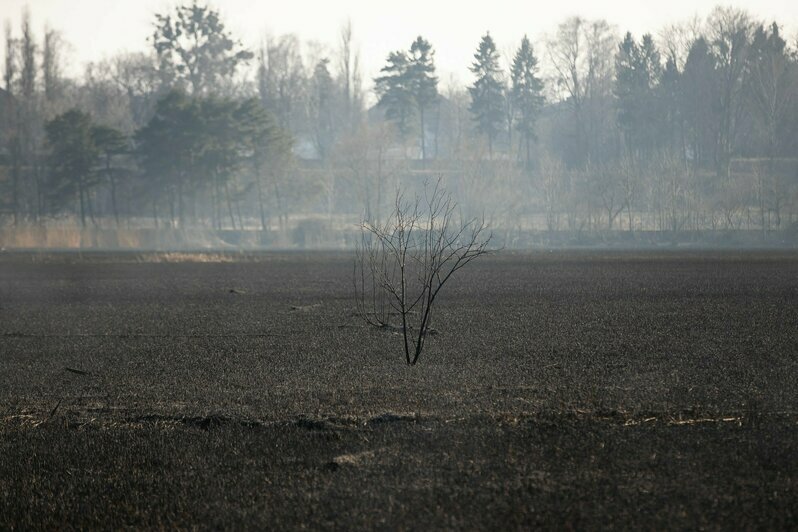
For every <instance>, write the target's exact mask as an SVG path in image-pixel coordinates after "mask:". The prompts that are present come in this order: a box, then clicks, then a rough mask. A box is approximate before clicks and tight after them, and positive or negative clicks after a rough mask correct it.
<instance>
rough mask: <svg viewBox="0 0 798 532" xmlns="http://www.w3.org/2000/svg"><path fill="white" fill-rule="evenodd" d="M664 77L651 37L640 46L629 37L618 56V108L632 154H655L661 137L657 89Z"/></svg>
mask: <svg viewBox="0 0 798 532" xmlns="http://www.w3.org/2000/svg"><path fill="white" fill-rule="evenodd" d="M661 77H662V66H661V64H660V55H659V52H658V51H657V48H656V46H655V45H654V41H653V39H652V38H651V35H648V34H647V35H644V36H643V39H642V41H641V44H640V45H638V44H637V43H636V42H635V41H634V38H633V37H632V34H631V33H628V32H627V33H626V36H625V37H624V39H623V41H621V43H620V44H619V45H618V52H617V53H616V55H615V85H614V90H613V92H614V95H615V105H616V108H617V110H618V125H619V126H620V128H621V131H622V132H623V136H624V141H625V143H626V147H627V149H628V150H629V151H630V152H632V153H639V152H641V151H645V150H651V149H653V148H654V147H655V146H656V139H657V138H658V137H660V136H661V135H660V133H659V131H660V128H659V126H660V122H661V117H660V116H659V109H658V107H659V106H658V105H657V104H658V101H657V94H656V88H657V86H658V84H659V80H660V78H661Z"/></svg>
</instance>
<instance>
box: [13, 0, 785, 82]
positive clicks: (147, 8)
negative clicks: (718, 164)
mask: <svg viewBox="0 0 798 532" xmlns="http://www.w3.org/2000/svg"><path fill="white" fill-rule="evenodd" d="M189 2H190V0H186V1H185V2H182V3H189ZM179 3H181V2H178V1H176V0H0V20H2V21H5V20H6V19H10V20H11V22H12V24H13V29H14V31H15V33H16V34H17V35H18V34H19V19H20V15H21V12H22V9H23V7H24V6H26V5H27V6H28V7H29V8H30V11H31V17H32V21H33V25H34V28H35V30H36V33H37V35H38V37H39V38H40V37H41V35H42V32H43V28H44V25H45V24H47V25H49V26H50V27H52V28H54V29H57V30H59V31H61V32H62V34H63V35H64V37H65V39H66V40H67V42H68V43H69V44H70V45H71V52H70V54H69V56H68V60H69V64H70V68H69V69H68V71H69V72H70V73H73V74H74V73H77V72H80V71H81V70H82V66H83V64H84V63H86V62H88V61H98V60H101V59H103V58H106V57H110V56H112V55H114V54H115V53H117V52H120V51H144V50H147V49H148V46H149V45H148V43H147V41H146V39H147V37H148V36H149V35H150V33H151V32H152V22H153V19H154V17H153V15H154V13H156V12H163V11H165V10H168V9H169V8H170V7H174V6H175V5H178V4H179ZM210 3H211V4H212V5H214V6H216V7H218V8H219V9H220V10H221V12H222V15H223V18H224V21H225V23H226V25H227V27H228V28H229V29H230V30H231V31H232V32H233V33H234V35H235V36H236V37H238V38H239V39H240V40H241V41H243V42H244V44H245V45H247V46H249V47H252V48H255V47H257V46H258V44H259V43H260V42H261V40H262V39H263V37H264V36H265V35H267V34H273V35H279V34H283V33H295V34H297V35H298V36H299V37H300V38H302V40H303V41H304V40H315V41H318V42H321V43H323V44H327V45H330V46H333V45H335V43H336V42H337V39H338V32H339V29H340V26H341V25H342V24H343V23H344V22H345V21H346V20H347V18H349V19H351V21H352V25H353V29H354V34H355V39H356V41H357V44H358V45H359V46H360V52H361V59H362V64H363V67H364V71H365V72H364V73H365V76H364V79H365V80H366V85H367V86H369V85H370V79H371V78H372V77H373V76H375V75H376V74H377V72H378V71H379V69H380V67H381V66H382V64H383V62H384V59H385V57H386V56H387V54H388V52H389V51H391V50H396V49H405V48H408V47H409V45H410V43H411V42H412V40H413V39H414V38H415V37H416V36H417V35H423V36H424V37H425V38H426V39H427V40H429V41H430V42H431V43H432V45H433V47H434V48H435V50H436V64H437V67H438V73H439V76H440V78H441V80H442V81H443V82H444V84H445V83H446V81H447V80H448V79H449V78H450V75H452V74H454V76H455V79H456V80H457V81H458V82H460V83H467V82H468V81H469V73H468V71H467V68H468V65H469V64H470V63H471V59H472V54H473V53H474V50H475V49H476V46H477V44H478V42H479V39H480V37H481V36H482V35H483V34H484V33H485V31H486V30H490V32H491V35H492V36H493V37H494V39H495V40H496V42H497V44H498V46H499V49H500V51H503V52H504V51H509V50H511V49H513V48H514V47H516V46H517V44H518V42H519V41H520V39H521V37H522V36H523V35H524V33H526V34H528V35H529V36H530V38H531V39H532V41H533V42H538V41H541V40H542V39H543V37H544V36H545V34H546V33H551V32H553V31H554V29H555V28H556V26H557V24H558V23H560V22H561V21H562V20H564V19H565V18H566V17H568V16H570V15H576V14H578V15H581V16H583V17H586V18H599V17H601V18H605V19H607V20H608V21H609V22H610V23H611V24H614V25H615V26H616V27H617V29H618V30H619V32H625V31H627V30H629V31H632V32H633V33H635V34H636V35H638V36H639V35H640V34H642V33H645V32H652V33H656V32H657V31H658V30H659V29H661V28H662V27H663V26H665V25H666V24H669V23H673V22H678V21H682V20H685V19H689V18H691V17H693V16H694V15H700V16H705V15H706V14H707V13H709V11H710V10H711V9H712V7H714V6H715V5H716V4H717V3H718V2H717V1H716V0H664V1H661V2H650V1H646V0H615V1H608V0H603V1H599V0H595V1H590V0H543V1H533V0H488V1H487V2H484V3H483V2H479V1H477V0H475V1H473V2H468V0H460V1H452V0H446V1H440V0H396V1H394V2H390V3H388V2H385V1H383V0H215V1H213V0H211V2H210ZM723 5H732V6H735V7H741V8H744V9H747V10H748V11H749V12H750V13H751V14H752V15H754V16H755V17H758V18H761V19H764V20H765V21H772V20H774V19H775V20H778V21H779V22H780V23H781V24H782V25H783V26H785V27H786V30H787V35H788V36H789V37H790V38H794V37H795V30H796V29H797V28H798V1H796V0H732V1H727V2H723ZM472 6H473V7H472ZM3 47H4V46H3V44H2V43H0V49H3Z"/></svg>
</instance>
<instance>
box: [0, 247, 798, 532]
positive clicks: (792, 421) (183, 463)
mask: <svg viewBox="0 0 798 532" xmlns="http://www.w3.org/2000/svg"><path fill="white" fill-rule="evenodd" d="M186 259H189V260H186ZM190 259H204V260H206V262H196V261H192V260H190ZM230 259H231V257H230V256H227V255H216V256H202V257H199V256H197V257H192V256H141V255H134V254H116V255H110V254H94V255H77V254H65V255H47V256H39V255H35V254H22V253H17V254H4V255H0V529H12V530H13V529H29V528H45V529H55V528H106V529H108V528H121V527H137V528H140V527H147V528H151V527H170V528H172V527H181V528H220V527H223V528H243V527H246V528H256V527H257V528H264V527H268V528H273V529H285V528H289V529H291V528H303V527H308V528H334V529H363V528H389V529H395V528H402V529H405V528H406V529H441V528H468V529H488V528H492V529H508V528H509V529H525V528H529V527H543V528H556V529H562V528H621V529H629V528H632V529H641V528H643V529H651V528H659V529H661V528H668V529H684V528H712V529H714V528H724V529H789V528H793V529H794V528H796V527H797V526H798V254H796V253H791V252H761V251H760V252H746V253H742V252H741V253H731V252H725V253H724V252H706V253H703V252H678V253H677V252H634V253H633V252H613V253H610V252H600V253H598V252H555V253H547V252H535V253H509V252H505V253H499V254H497V255H493V256H491V257H488V258H486V259H484V260H482V261H481V262H479V261H477V262H475V263H473V264H472V265H471V266H470V267H469V268H467V269H464V270H462V271H461V272H460V273H461V274H462V275H461V276H460V277H459V278H456V279H454V280H453V281H452V282H451V284H450V285H448V286H447V288H448V291H447V292H446V293H445V294H444V295H443V296H442V299H441V300H440V302H439V303H438V304H439V307H438V311H437V314H436V315H435V317H434V324H433V325H434V327H435V328H436V329H437V330H438V331H439V333H438V334H437V335H436V336H434V337H431V339H430V340H429V342H428V347H427V349H426V351H425V352H424V353H423V354H422V356H421V359H420V361H419V365H418V366H416V367H408V366H406V365H405V364H404V358H403V353H402V351H401V345H400V339H399V337H398V336H397V335H395V334H394V333H392V332H389V331H383V330H378V329H374V328H370V327H368V326H366V325H365V324H363V323H362V322H360V321H359V320H358V318H357V317H356V316H355V315H354V310H355V304H354V300H353V298H352V289H351V272H352V257H351V256H350V255H347V254H329V253H279V254H278V253H275V254H262V255H247V256H242V257H238V259H239V260H237V261H231V260H230Z"/></svg>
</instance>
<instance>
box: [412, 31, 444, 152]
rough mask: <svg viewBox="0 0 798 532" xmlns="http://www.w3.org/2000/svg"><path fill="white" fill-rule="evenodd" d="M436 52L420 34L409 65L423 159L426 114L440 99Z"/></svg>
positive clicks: (414, 44) (413, 46)
mask: <svg viewBox="0 0 798 532" xmlns="http://www.w3.org/2000/svg"><path fill="white" fill-rule="evenodd" d="M434 55H435V52H434V51H433V50H432V46H431V45H430V43H429V42H427V41H426V40H424V39H423V38H422V37H421V36H419V37H418V38H417V39H416V40H415V41H413V44H412V45H411V46H410V55H409V63H408V67H407V78H408V88H409V90H410V93H411V94H412V97H413V101H414V102H415V106H416V109H417V110H418V115H419V126H420V129H421V159H422V160H425V159H426V158H427V150H426V127H425V120H424V119H425V116H426V111H427V109H428V108H429V107H430V106H431V105H433V104H434V103H435V102H436V101H437V99H438V78H437V77H436V76H435V63H434V62H433V56H434Z"/></svg>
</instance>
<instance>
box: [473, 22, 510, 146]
mask: <svg viewBox="0 0 798 532" xmlns="http://www.w3.org/2000/svg"><path fill="white" fill-rule="evenodd" d="M470 70H471V72H473V73H474V75H475V76H476V78H477V79H476V80H475V81H474V84H473V85H472V86H471V87H469V88H468V92H469V94H470V95H471V106H470V107H469V109H470V111H471V113H472V114H473V116H474V120H475V121H476V123H477V131H478V132H479V133H481V134H483V135H485V136H486V137H487V138H488V151H489V153H490V155H491V157H492V156H493V141H494V139H495V138H496V135H497V134H498V133H499V131H500V128H501V124H502V120H503V117H502V115H503V113H504V91H503V85H502V81H501V71H500V69H499V53H498V52H497V51H496V45H495V44H494V42H493V38H491V36H490V33H487V34H485V36H484V37H482V40H481V41H480V43H479V48H478V49H477V52H476V53H475V54H474V63H473V64H472V65H471V68H470Z"/></svg>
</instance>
